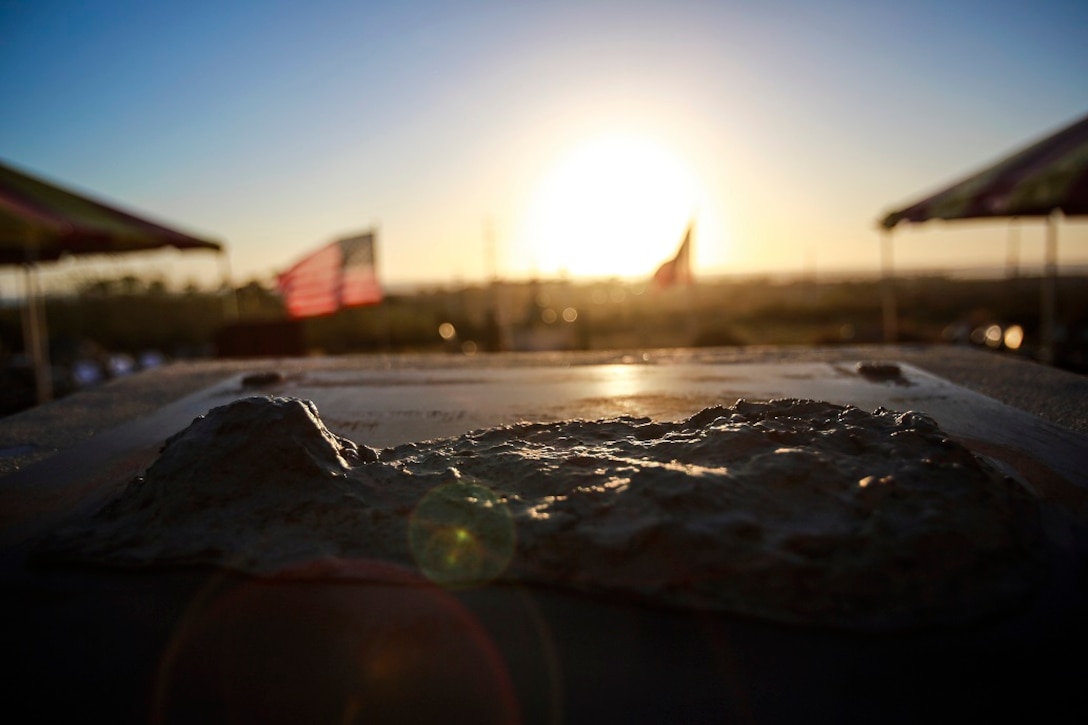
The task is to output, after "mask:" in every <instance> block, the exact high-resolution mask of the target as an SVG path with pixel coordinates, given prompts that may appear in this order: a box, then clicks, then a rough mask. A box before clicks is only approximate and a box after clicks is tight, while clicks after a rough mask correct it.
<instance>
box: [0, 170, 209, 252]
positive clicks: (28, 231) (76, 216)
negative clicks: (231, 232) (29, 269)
mask: <svg viewBox="0 0 1088 725" xmlns="http://www.w3.org/2000/svg"><path fill="white" fill-rule="evenodd" d="M161 247H175V248H177V249H209V250H217V251H218V250H221V249H222V245H220V244H219V243H217V242H213V241H210V240H206V239H200V238H197V237H193V236H190V235H188V234H183V233H181V232H178V231H175V230H173V229H168V228H166V227H163V226H160V225H158V224H155V223H153V222H150V221H147V220H146V219H141V218H139V217H136V216H134V215H132V214H129V213H127V212H124V211H121V210H120V209H116V208H114V207H111V206H107V205H106V204H102V203H100V202H97V201H94V200H92V199H88V198H87V197H85V196H82V195H80V194H76V193H73V192H70V191H66V190H64V189H61V188H59V187H57V186H54V185H53V184H50V183H47V182H45V181H42V180H40V179H36V178H34V177H32V176H28V175H27V174H25V173H22V172H20V171H16V170H15V169H12V168H11V167H9V166H7V165H5V164H3V163H0V265H13V264H32V263H36V262H45V261H51V260H55V259H59V258H60V257H62V256H65V255H84V254H117V253H125V252H138V251H144V250H149V249H159V248H161Z"/></svg>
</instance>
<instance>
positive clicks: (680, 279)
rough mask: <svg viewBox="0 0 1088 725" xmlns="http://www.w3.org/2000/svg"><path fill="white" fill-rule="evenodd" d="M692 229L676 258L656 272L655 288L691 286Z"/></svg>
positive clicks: (685, 235)
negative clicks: (678, 285)
mask: <svg viewBox="0 0 1088 725" xmlns="http://www.w3.org/2000/svg"><path fill="white" fill-rule="evenodd" d="M692 281H693V280H692V276H691V227H690V226H689V227H688V230H687V232H686V233H685V234H684V241H683V242H681V243H680V249H678V250H677V251H676V256H675V257H673V258H672V259H670V260H669V261H667V262H665V263H664V264H662V265H661V266H660V267H658V268H657V271H656V272H654V286H655V287H657V288H658V289H663V288H665V287H672V286H673V285H674V284H691V283H692Z"/></svg>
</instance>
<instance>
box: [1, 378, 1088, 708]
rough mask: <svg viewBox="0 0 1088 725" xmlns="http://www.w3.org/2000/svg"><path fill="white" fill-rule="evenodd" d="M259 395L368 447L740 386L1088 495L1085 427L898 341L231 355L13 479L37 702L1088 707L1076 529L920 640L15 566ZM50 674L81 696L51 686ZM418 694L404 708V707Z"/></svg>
mask: <svg viewBox="0 0 1088 725" xmlns="http://www.w3.org/2000/svg"><path fill="white" fill-rule="evenodd" d="M251 395H276V396H289V397H297V398H304V399H309V400H312V401H314V403H315V404H316V406H317V408H318V410H319V411H320V412H321V416H322V418H323V419H324V421H325V422H326V424H327V425H328V427H329V428H330V430H332V431H333V432H334V433H337V434H339V435H341V436H344V437H346V438H349V439H351V440H354V441H356V442H358V443H361V444H365V445H369V446H373V447H387V446H393V445H396V444H400V443H405V442H410V441H420V440H426V439H434V438H442V437H448V436H455V435H459V434H461V433H464V432H467V431H469V430H473V429H478V428H484V427H491V426H496V425H504V424H510V423H516V422H519V421H556V420H565V419H571V418H582V419H601V418H610V417H615V416H620V415H629V416H646V417H652V418H657V419H668V420H676V419H680V418H683V417H686V416H688V415H691V414H693V413H695V412H697V411H698V410H700V409H702V408H705V407H708V406H711V405H716V404H724V405H731V404H733V403H734V402H735V401H736V400H738V399H748V400H769V399H775V398H784V397H792V398H810V399H818V400H826V401H829V402H833V403H839V404H851V405H856V406H858V407H860V408H863V409H866V410H873V409H875V408H877V407H885V408H889V409H893V410H901V411H908V410H915V411H920V412H924V413H926V414H927V415H929V416H930V417H932V418H933V419H934V420H936V421H937V423H938V424H939V425H940V426H941V428H942V429H944V430H945V431H946V432H947V433H949V434H950V435H951V436H952V437H955V438H957V439H958V440H960V441H961V442H963V443H965V444H966V445H967V446H968V447H969V448H971V449H972V450H973V451H975V452H976V453H979V454H980V455H983V456H986V457H987V458H989V459H991V460H992V461H994V462H996V463H997V464H998V465H999V466H1006V467H1008V469H1009V471H1010V472H1015V473H1016V474H1017V475H1019V476H1021V477H1022V478H1023V479H1024V480H1026V481H1027V482H1028V483H1029V485H1030V486H1032V487H1033V488H1034V489H1035V490H1036V492H1037V493H1039V495H1040V497H1041V498H1043V499H1044V500H1045V501H1046V502H1048V504H1051V505H1052V506H1053V508H1054V510H1056V511H1059V512H1060V514H1061V515H1060V516H1056V517H1055V518H1054V519H1053V520H1052V521H1051V524H1052V525H1053V526H1055V527H1057V528H1058V529H1060V528H1061V527H1062V526H1063V525H1064V524H1063V523H1062V522H1063V521H1065V522H1078V521H1079V522H1080V523H1081V524H1083V523H1084V522H1085V521H1086V518H1085V517H1086V515H1088V506H1086V504H1085V501H1086V494H1088V478H1086V476H1088V474H1086V471H1088V465H1085V464H1086V454H1085V451H1088V439H1086V437H1085V436H1084V435H1083V434H1080V433H1075V432H1073V431H1070V430H1068V429H1065V428H1062V427H1060V426H1057V425H1054V424H1052V423H1048V422H1046V421H1044V420H1042V419H1040V418H1037V417H1035V416H1033V415H1031V414H1029V413H1026V412H1024V411H1022V410H1019V409H1017V408H1013V407H1011V406H1008V405H1005V404H1003V403H1000V402H997V401H995V400H993V399H991V398H988V397H986V396H983V395H980V394H978V393H975V392H972V391H969V390H967V389H965V388H963V387H960V386H957V385H954V384H952V383H950V382H948V381H946V380H943V379H941V378H939V377H936V376H934V375H931V374H929V373H927V372H925V371H922V370H920V369H918V368H916V367H914V366H911V365H907V364H901V363H895V362H894V361H892V362H890V363H869V364H866V363H865V361H862V360H857V361H851V362H826V363H820V362H806V363H772V364H759V363H743V362H741V363H729V364H705V363H688V362H677V363H673V364H660V365H655V364H602V365H572V366H541V367H518V368H501V367H495V368H482V369H472V368H465V367H459V368H456V369H454V368H448V369H447V368H442V367H433V368H428V369H400V370H387V371H382V370H373V369H368V370H348V369H320V370H303V371H296V372H292V371H289V370H288V371H285V374H283V375H265V376H263V377H258V378H252V377H247V375H246V374H238V375H235V376H233V377H231V378H229V379H227V380H224V381H222V382H220V383H218V384H216V385H213V386H212V387H210V388H207V389H205V390H202V391H200V392H198V393H196V394H193V395H190V396H189V397H186V398H183V399H181V400H178V401H176V402H174V403H171V404H169V405H167V406H164V407H162V408H160V409H159V410H158V411H156V412H155V413H153V414H152V415H150V416H147V417H144V418H141V419H140V420H136V421H132V422H129V423H125V424H123V425H121V426H119V427H118V428H115V429H113V430H110V431H106V432H103V433H100V434H98V435H96V436H94V437H93V438H91V439H89V440H87V441H85V442H83V443H80V444H78V445H75V446H73V447H71V448H69V449H67V450H64V451H62V452H61V453H59V454H57V455H55V456H53V457H52V458H49V459H47V460H45V461H43V462H41V463H39V464H37V465H34V466H31V467H28V468H26V469H25V470H21V471H17V472H16V473H13V474H11V475H9V476H7V477H5V478H4V479H3V480H0V546H2V548H0V587H2V590H0V593H2V596H3V600H4V602H5V604H6V605H7V607H8V611H9V616H8V617H7V618H6V620H5V623H4V625H3V627H2V628H0V636H2V637H3V639H2V640H0V642H2V643H4V644H6V645H7V646H8V647H9V651H14V652H17V653H19V654H20V663H21V667H20V672H19V673H18V674H17V675H16V676H15V680H14V682H13V683H12V691H13V692H15V693H18V698H17V700H18V699H22V700H25V701H26V702H33V703H35V706H36V707H37V708H39V709H38V710H37V711H38V712H39V713H40V714H41V715H42V719H52V720H57V719H64V718H65V717H71V716H72V715H78V716H80V717H81V718H84V719H86V717H87V716H93V715H95V714H104V715H109V716H111V717H110V718H109V719H110V720H111V721H114V722H146V721H148V720H153V721H159V720H162V721H190V720H191V721H200V722H207V721H219V720H229V719H232V717H235V716H239V717H240V719H241V720H243V721H262V722H276V721H283V722H291V721H295V722H298V721H318V720H329V719H332V720H337V721H350V720H352V719H353V717H354V716H358V717H360V718H367V717H369V718H370V719H371V720H372V721H378V722H396V721H398V720H403V718H404V717H405V715H409V714H410V715H412V716H413V717H415V716H418V717H419V718H422V719H424V720H429V719H437V718H440V717H441V718H443V720H444V721H459V718H469V719H472V720H473V721H478V722H490V721H495V722H507V721H511V720H514V721H522V722H541V723H545V722H549V723H550V722H560V721H561V722H587V723H588V722H593V723H596V722H600V721H602V720H603V721H624V722H662V721H668V720H673V721H679V720H684V721H696V720H700V719H704V720H705V719H710V720H714V721H723V720H727V721H732V720H746V721H758V722H796V721H798V720H800V719H801V718H804V719H805V720H806V721H809V722H812V721H816V722H823V721H828V722H832V721H834V722H841V721H843V720H847V721H860V720H867V721H872V720H875V719H881V718H884V716H886V715H887V714H888V713H894V717H893V719H899V720H903V721H919V720H922V719H932V718H933V717H942V718H948V717H950V716H954V715H955V714H956V713H957V712H960V711H961V710H962V714H967V713H970V714H971V716H972V717H973V718H975V717H978V716H979V714H980V713H983V714H997V713H1002V714H1005V713H1007V711H1009V710H1010V709H1016V708H1019V707H1029V706H1030V707H1032V708H1033V714H1034V715H1036V716H1038V715H1040V714H1042V713H1043V712H1045V709H1046V707H1047V706H1048V705H1051V704H1053V705H1055V706H1060V707H1062V708H1064V710H1063V712H1062V714H1063V716H1065V717H1069V716H1071V715H1072V713H1073V712H1074V710H1076V708H1078V707H1079V708H1080V710H1079V712H1081V713H1082V714H1083V712H1084V708H1085V705H1084V703H1083V702H1081V698H1080V697H1079V690H1078V689H1077V687H1078V686H1079V685H1078V683H1080V682H1083V678H1084V677H1085V676H1086V674H1088V673H1086V672H1085V665H1084V664H1083V656H1082V649H1083V645H1084V644H1085V643H1086V642H1088V636H1086V635H1088V631H1086V626H1085V624H1084V623H1083V621H1082V620H1083V617H1082V612H1083V606H1084V604H1085V599H1086V597H1085V596H1084V591H1083V589H1084V587H1083V580H1079V581H1081V584H1080V585H1078V584H1077V583H1076V582H1077V581H1078V577H1082V576H1083V574H1084V572H1085V567H1084V561H1083V555H1082V552H1081V551H1080V550H1079V549H1076V548H1070V561H1069V562H1066V565H1068V566H1069V567H1070V568H1069V569H1068V571H1066V572H1065V573H1066V575H1067V576H1066V577H1065V578H1064V579H1062V580H1061V581H1059V582H1057V584H1056V585H1055V587H1053V588H1052V589H1051V590H1050V591H1048V593H1047V594H1046V596H1044V597H1042V598H1040V600H1039V601H1038V602H1036V603H1035V604H1034V605H1033V606H1032V607H1031V608H1030V610H1029V611H1027V612H1025V613H1024V614H1023V616H1020V617H1017V618H1015V619H1012V620H1000V621H994V622H992V623H987V624H984V625H978V626H972V627H970V628H964V629H948V630H939V631H929V632H920V633H917V634H915V635H912V636H909V637H883V636H873V637H867V636H858V635H849V636H848V635H845V634H843V633H841V632H830V631H824V630H820V629H813V628H805V627H799V628H793V627H788V626H779V625H773V624H768V623H765V622H758V621H751V620H746V619H744V618H743V617H735V616H729V615H715V616H706V615H705V614H695V613H682V612H676V611H664V610H656V609H651V608H645V607H639V606H623V605H622V604H617V603H615V602H600V601H595V600H593V599H592V598H587V597H580V596H574V595H570V594H566V593H562V592H555V591H546V590H532V589H527V588H518V587H484V588H479V589H470V590H464V591H458V590H446V589H441V588H437V587H430V588H428V587H423V588H419V587H416V588H407V589H405V588H397V587H390V586H388V585H382V584H375V585H369V586H368V585H363V584H359V583H358V582H345V581H314V580H307V579H300V580H290V579H287V580H276V581H269V580H255V579H251V578H247V577H244V576H239V575H236V574H228V573H224V572H222V571H218V570H210V571H205V570H184V571H174V572H170V571H165V572H163V571H158V572H143V573H141V572H124V571H113V570H96V569H89V568H81V567H74V568H70V569H65V568H59V569H47V570H39V569H34V568H32V567H28V566H27V565H26V563H25V552H26V550H27V548H28V547H29V546H30V545H31V544H32V542H33V541H35V540H36V539H37V538H38V537H40V536H41V535H43V534H44V533H47V532H49V531H51V530H53V529H54V528H55V527H56V526H58V525H60V524H61V523H63V522H64V521H65V520H67V519H69V518H70V517H73V516H79V515H84V514H86V513H89V512H90V511H92V510H94V509H96V508H97V507H98V506H100V505H101V504H102V503H103V502H104V501H105V500H106V499H108V498H109V497H110V496H111V495H112V494H113V493H115V492H116V491H118V490H119V489H120V488H121V487H122V486H124V485H125V484H126V483H127V482H128V481H129V480H130V479H131V478H132V477H133V476H134V475H136V474H138V473H140V472H142V471H143V470H144V469H145V468H146V467H147V466H148V465H149V464H150V462H151V461H153V460H154V458H155V457H156V455H157V453H158V451H159V448H160V447H161V444H162V442H163V441H164V440H165V439H166V438H167V437H168V436H170V435H172V434H174V433H176V432H177V431H179V430H182V429H183V428H185V427H186V426H187V425H188V424H189V423H190V422H191V421H192V420H193V419H194V418H195V417H197V416H199V415H203V414H204V413H206V412H207V411H208V410H209V409H211V408H213V407H216V406H219V405H222V404H224V403H226V402H228V401H230V400H234V399H238V398H242V397H247V396H251ZM1054 535H1055V536H1056V537H1057V538H1059V539H1060V538H1061V537H1062V536H1063V535H1065V532H1064V531H1061V530H1058V531H1055V532H1054ZM1070 546H1071V547H1073V542H1071V543H1070ZM360 565H361V566H368V565H373V564H367V563H366V562H363V563H361V564H360ZM1068 660H1072V661H1073V662H1074V663H1075V664H1072V665H1070V664H1066V662H1067V661H1068ZM451 662H455V663H457V664H455V665H449V663H451ZM436 663H441V664H442V665H443V666H439V665H438V664H436ZM364 678H369V679H368V680H367V682H368V683H370V684H368V685H367V686H366V687H363V686H362V685H360V684H359V683H360V682H361V681H362V679H364ZM381 678H385V679H384V680H382V682H384V683H385V684H384V685H383V687H382V688H379V689H377V690H375V689H373V685H374V683H376V682H378V680H379V679H381ZM270 683H278V684H277V685H276V686H272V685H270ZM368 687H369V688H371V689H367V688H368ZM61 691H63V692H66V693H68V696H67V697H66V698H57V697H47V696H45V695H47V694H48V693H50V692H61ZM400 692H403V693H407V694H406V695H405V697H408V698H410V699H409V700H405V699H400V700H398V699H397V697H396V695H397V693H400ZM412 693H415V696H414V697H413V696H412ZM1040 693H1045V694H1046V697H1045V698H1040ZM1065 693H1068V694H1067V695H1066V694H1065ZM409 701H410V702H414V703H416V705H415V706H414V707H416V708H417V709H416V710H412V711H411V712H409V711H407V710H404V709H403V707H404V705H403V703H404V702H409ZM397 703H400V704H399V705H398V704H397ZM1070 708H1073V709H1070ZM16 709H18V708H16ZM239 714H240V715H239Z"/></svg>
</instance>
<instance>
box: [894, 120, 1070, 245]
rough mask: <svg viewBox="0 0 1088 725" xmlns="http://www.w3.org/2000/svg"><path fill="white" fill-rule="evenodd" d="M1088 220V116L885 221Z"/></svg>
mask: <svg viewBox="0 0 1088 725" xmlns="http://www.w3.org/2000/svg"><path fill="white" fill-rule="evenodd" d="M1055 211H1061V212H1063V213H1064V214H1065V215H1066V216H1075V215H1082V214H1088V116H1085V117H1084V118H1082V119H1080V120H1079V121H1077V122H1076V123H1074V124H1072V125H1070V126H1067V127H1066V128H1063V129H1062V130H1060V131H1058V132H1056V133H1053V134H1051V135H1049V136H1047V137H1046V138H1044V139H1042V140H1041V141H1037V142H1035V143H1033V144H1031V145H1030V146H1028V147H1027V148H1024V149H1022V150H1020V151H1018V152H1016V153H1014V154H1012V155H1011V156H1008V157H1007V158H1005V159H1003V160H1001V161H999V162H997V163H996V164H994V165H992V166H990V167H988V168H986V169H984V170H983V171H980V172H978V173H976V174H974V175H972V176H969V177H968V178H966V179H964V180H963V181H960V182H959V183H957V184H953V185H952V186H950V187H948V188H946V189H944V190H942V191H939V192H937V193H936V194H933V195H932V196H928V197H926V198H925V199H922V200H921V201H918V202H915V203H914V204H911V205H910V206H908V207H906V208H904V209H900V210H899V211H894V212H891V213H890V214H888V215H887V216H885V217H884V219H883V220H882V221H881V225H882V226H884V227H885V228H888V229H891V228H892V227H894V226H895V225H896V224H899V223H900V222H924V221H928V220H930V219H978V218H985V217H1021V216H1035V217H1039V216H1049V215H1050V214H1051V213H1053V212H1055Z"/></svg>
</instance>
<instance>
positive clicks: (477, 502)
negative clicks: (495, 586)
mask: <svg viewBox="0 0 1088 725" xmlns="http://www.w3.org/2000/svg"><path fill="white" fill-rule="evenodd" d="M408 535H409V544H410V545H411V548H412V556H413V557H415V560H416V564H417V565H418V566H419V569H420V571H422V572H423V574H424V575H425V576H426V577H427V578H428V579H430V580H431V581H433V582H436V583H438V584H442V585H444V586H451V587H464V586H478V585H481V584H486V583H487V582H489V581H491V580H493V579H496V578H497V577H499V576H500V575H502V573H503V571H505V570H506V567H507V565H508V564H509V563H510V559H511V557H513V555H514V543H515V535H514V521H513V517H512V516H511V515H510V511H509V509H508V508H507V507H506V504H505V503H504V502H502V501H501V500H500V499H499V498H498V497H497V496H495V494H494V493H492V492H491V490H490V489H488V488H487V487H486V486H483V485H481V484H479V483H472V482H468V481H455V482H453V483H448V484H443V485H441V486H439V487H438V488H435V489H433V490H432V491H430V492H429V493H428V494H427V495H426V496H424V497H423V500H422V501H420V502H419V505H418V506H417V507H416V510H415V512H414V513H413V514H412V518H411V522H410V523H409V528H408Z"/></svg>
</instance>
